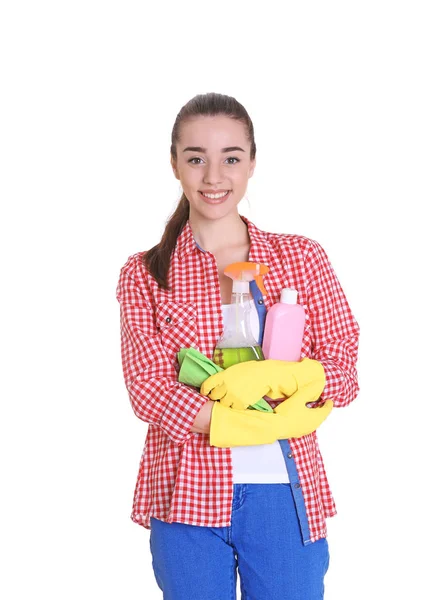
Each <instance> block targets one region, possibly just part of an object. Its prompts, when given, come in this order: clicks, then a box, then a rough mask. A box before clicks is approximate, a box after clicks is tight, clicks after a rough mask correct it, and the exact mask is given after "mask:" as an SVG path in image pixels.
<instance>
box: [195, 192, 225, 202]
mask: <svg viewBox="0 0 435 600" xmlns="http://www.w3.org/2000/svg"><path fill="white" fill-rule="evenodd" d="M201 194H202V195H203V196H205V197H206V198H210V199H212V200H217V199H218V198H223V197H224V196H226V195H227V194H228V191H226V192H222V193H220V194H205V193H204V192H201Z"/></svg>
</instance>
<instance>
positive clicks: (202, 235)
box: [189, 213, 249, 254]
mask: <svg viewBox="0 0 435 600" xmlns="http://www.w3.org/2000/svg"><path fill="white" fill-rule="evenodd" d="M189 223H190V227H191V229H192V232H193V237H194V238H195V240H196V241H197V242H198V244H199V245H200V246H201V248H202V249H203V250H207V251H208V252H211V253H212V254H214V253H215V252H218V251H219V250H221V249H222V248H226V247H228V246H242V245H244V244H248V245H249V234H248V227H247V225H246V223H245V222H244V221H242V219H241V218H240V215H239V214H238V213H237V214H236V215H234V214H232V215H227V216H225V217H222V219H217V220H215V221H210V220H205V219H201V217H199V216H197V215H195V216H193V215H191V216H190V217H189Z"/></svg>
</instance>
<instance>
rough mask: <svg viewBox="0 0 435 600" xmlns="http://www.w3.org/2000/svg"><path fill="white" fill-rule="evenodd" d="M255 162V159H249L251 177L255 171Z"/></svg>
mask: <svg viewBox="0 0 435 600" xmlns="http://www.w3.org/2000/svg"><path fill="white" fill-rule="evenodd" d="M256 164H257V161H256V159H255V158H254V159H253V160H251V166H250V167H249V177H252V176H253V174H254V171H255V166H256Z"/></svg>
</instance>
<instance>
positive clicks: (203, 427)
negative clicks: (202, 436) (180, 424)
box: [190, 400, 214, 433]
mask: <svg viewBox="0 0 435 600" xmlns="http://www.w3.org/2000/svg"><path fill="white" fill-rule="evenodd" d="M213 404H214V402H213V401H212V400H207V402H206V403H205V404H204V405H203V406H202V407H201V409H200V411H199V413H198V414H197V415H196V419H195V420H194V422H193V425H192V427H191V429H190V431H193V433H210V421H211V411H212V408H213Z"/></svg>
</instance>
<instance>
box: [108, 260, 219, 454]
mask: <svg viewBox="0 0 435 600" xmlns="http://www.w3.org/2000/svg"><path fill="white" fill-rule="evenodd" d="M142 269H144V267H143V266H142V263H141V259H140V255H135V256H132V257H130V258H129V260H128V261H127V263H126V264H125V265H124V267H123V268H122V269H121V274H120V278H119V282H118V287H117V299H118V301H119V303H120V309H121V353H122V366H123V372H124V380H125V384H126V387H127V390H128V393H129V397H130V402H131V405H132V408H133V410H134V412H135V414H136V416H137V417H138V418H140V419H141V420H143V421H145V422H147V423H151V424H153V425H157V426H159V427H161V428H162V429H163V431H164V432H165V433H166V434H167V435H168V437H170V438H171V439H172V440H173V441H174V442H175V443H176V444H178V445H182V444H184V443H185V442H186V441H187V440H188V439H189V438H190V437H191V436H192V435H193V433H192V431H193V430H192V426H193V424H194V421H196V419H197V418H198V422H199V425H200V428H201V429H205V428H206V414H207V413H206V411H204V412H203V413H201V416H199V415H198V413H199V412H200V409H201V408H202V406H203V405H204V404H206V403H207V402H209V401H208V400H207V398H206V397H205V396H202V395H201V394H199V393H198V392H197V391H195V390H194V389H192V388H191V387H189V386H186V385H184V384H182V383H179V382H178V380H177V372H176V370H175V366H174V364H172V362H171V360H170V358H169V356H168V354H167V352H166V351H165V349H164V348H163V346H162V342H161V338H160V334H159V332H158V330H157V327H156V323H155V318H154V313H153V309H152V305H151V297H149V295H147V291H146V286H144V285H143V279H144V276H145V275H144V273H143V271H142ZM140 283H141V285H140Z"/></svg>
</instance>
